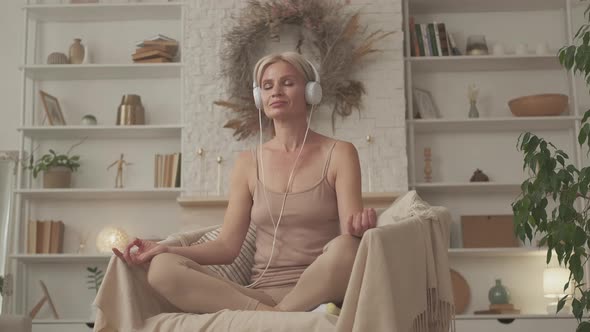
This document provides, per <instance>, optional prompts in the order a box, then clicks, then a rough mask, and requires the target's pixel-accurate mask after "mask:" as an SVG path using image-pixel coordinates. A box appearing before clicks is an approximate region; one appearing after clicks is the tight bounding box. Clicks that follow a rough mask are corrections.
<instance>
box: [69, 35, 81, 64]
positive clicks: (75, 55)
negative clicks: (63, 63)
mask: <svg viewBox="0 0 590 332" xmlns="http://www.w3.org/2000/svg"><path fill="white" fill-rule="evenodd" d="M81 42H82V39H80V38H76V39H74V42H73V43H72V45H71V46H70V63H73V64H81V63H82V61H84V46H83V45H82V43H81Z"/></svg>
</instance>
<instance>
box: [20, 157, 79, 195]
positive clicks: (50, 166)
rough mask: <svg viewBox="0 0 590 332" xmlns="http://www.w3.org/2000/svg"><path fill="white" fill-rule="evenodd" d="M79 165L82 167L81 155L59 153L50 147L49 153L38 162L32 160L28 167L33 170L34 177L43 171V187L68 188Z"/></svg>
mask: <svg viewBox="0 0 590 332" xmlns="http://www.w3.org/2000/svg"><path fill="white" fill-rule="evenodd" d="M78 167H80V156H76V155H75V156H70V155H69V153H68V154H57V153H56V152H55V151H54V150H52V149H49V153H47V154H45V155H43V156H42V157H41V158H40V159H38V160H37V161H36V162H31V164H30V165H29V166H28V167H27V169H30V170H32V171H33V177H34V178H37V175H38V174H39V172H43V188H68V187H70V183H71V178H72V172H73V171H76V170H77V169H78Z"/></svg>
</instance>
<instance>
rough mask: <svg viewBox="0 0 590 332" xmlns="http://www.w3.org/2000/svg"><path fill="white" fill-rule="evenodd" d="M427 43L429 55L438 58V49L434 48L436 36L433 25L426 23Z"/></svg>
mask: <svg viewBox="0 0 590 332" xmlns="http://www.w3.org/2000/svg"><path fill="white" fill-rule="evenodd" d="M427 28H428V42H429V43H430V55H432V56H438V48H437V46H436V35H435V33H434V24H433V23H428V24H427Z"/></svg>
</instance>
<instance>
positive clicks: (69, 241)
mask: <svg viewBox="0 0 590 332" xmlns="http://www.w3.org/2000/svg"><path fill="white" fill-rule="evenodd" d="M23 3H24V6H23V14H24V20H23V29H24V33H23V35H24V36H25V42H24V49H23V58H22V64H21V66H19V68H20V70H21V72H22V76H21V77H22V109H21V118H20V119H21V121H20V125H19V128H18V131H19V135H20V149H19V153H20V155H21V156H24V155H26V154H27V153H30V152H31V151H33V155H34V156H35V157H36V158H38V157H39V156H40V155H42V154H44V153H46V151H47V150H48V149H49V148H53V149H54V150H56V151H57V152H58V153H64V152H65V149H67V148H68V147H70V146H72V145H73V144H75V143H77V142H79V141H82V140H83V141H84V142H83V144H82V145H80V146H77V147H76V148H75V149H74V150H73V151H72V154H78V155H80V156H81V158H80V159H81V167H80V169H79V170H78V172H75V173H73V185H72V188H63V189H61V188H60V189H45V188H43V187H42V185H41V184H40V180H39V179H34V178H32V176H31V174H30V172H29V171H26V170H23V169H19V171H18V174H17V186H18V188H17V190H16V192H15V193H16V206H17V208H16V217H15V225H16V232H15V233H16V234H15V236H16V239H17V241H16V243H15V245H14V248H13V249H12V252H11V253H10V255H9V257H10V258H11V261H12V269H11V270H12V272H13V273H14V275H15V276H14V280H15V281H16V282H15V288H14V290H13V294H14V296H13V297H12V298H11V299H10V302H9V306H8V307H7V308H8V312H9V313H10V312H14V313H17V314H24V313H26V312H28V310H30V309H31V307H32V305H34V303H35V302H36V299H37V297H38V295H39V294H38V293H39V290H38V289H37V288H38V282H37V280H38V278H39V276H42V278H43V279H44V281H45V283H46V284H47V286H48V288H49V291H50V293H51V294H52V297H53V299H54V302H56V305H57V306H58V311H59V312H60V317H61V319H59V320H53V319H51V315H50V313H49V312H48V311H47V312H44V311H43V310H42V311H41V312H40V313H39V315H38V316H37V317H36V318H35V319H34V321H33V323H34V330H35V331H56V330H60V331H70V330H80V329H81V328H83V329H87V327H85V326H83V325H84V324H85V323H86V322H87V318H88V317H89V315H90V305H91V303H92V300H93V295H94V294H93V293H92V292H93V291H88V289H87V288H86V282H85V275H84V274H85V273H87V272H86V266H97V267H100V268H101V269H103V271H104V269H106V265H107V264H108V261H109V259H110V258H111V255H110V254H102V253H98V252H96V250H95V249H94V242H95V240H94V237H95V235H96V234H97V233H98V232H99V231H100V230H101V229H102V228H103V227H105V226H107V225H115V226H119V227H122V228H123V229H126V230H127V231H128V233H130V234H129V235H130V236H134V235H135V236H141V235H143V234H141V233H139V232H140V231H142V230H143V231H144V232H145V231H146V230H147V231H154V232H157V233H158V234H156V233H146V234H145V235H146V236H160V235H162V236H163V235H166V234H169V233H171V232H172V231H174V230H177V229H178V225H176V224H174V222H169V220H178V219H179V218H178V216H177V215H176V214H177V213H178V206H177V202H176V199H177V198H178V197H179V196H180V194H181V192H182V188H156V187H155V186H154V156H155V154H156V153H163V154H165V153H173V152H181V151H183V147H182V135H183V130H184V126H183V123H184V121H183V112H182V105H183V96H182V82H183V79H184V75H185V73H184V64H183V63H182V60H180V61H179V62H173V63H154V64H152V63H149V64H148V63H141V64H140V63H132V61H131V52H132V51H133V50H134V48H135V44H136V42H137V41H138V40H142V39H144V38H149V37H152V36H154V35H156V34H158V33H162V34H164V35H167V36H170V37H172V38H174V39H176V40H178V41H179V43H180V49H179V52H180V58H182V55H183V54H184V52H183V46H184V45H183V40H184V26H183V23H182V22H183V20H184V10H185V9H184V8H185V6H184V3H183V2H180V1H171V2H167V1H161V2H158V3H156V2H150V3H147V2H142V3H139V2H134V3H106V2H105V1H101V2H100V3H96V4H46V3H44V1H43V0H23ZM109 31H117V35H116V36H113V34H110V33H109ZM73 38H82V43H83V44H85V43H87V44H89V45H90V47H89V50H90V54H92V55H93V56H92V57H91V60H92V63H88V64H79V65H75V64H64V65H48V64H45V58H46V57H47V55H48V54H50V53H52V52H55V51H60V50H63V46H61V45H64V42H65V43H66V44H69V43H71V40H72V39H73ZM68 40H69V42H68ZM60 48H61V49H60ZM64 53H67V51H66V52H64ZM39 90H43V91H46V92H48V93H50V94H52V95H54V96H56V97H58V100H59V101H60V106H61V108H62V112H63V113H64V115H65V116H66V123H67V125H65V126H49V125H48V124H46V121H45V120H44V119H43V118H44V114H43V108H42V107H43V105H42V104H41V102H40V100H39V94H38V91H39ZM128 93H134V94H139V95H140V96H141V97H142V104H143V106H144V108H145V110H146V124H145V125H133V126H117V125H115V123H114V122H115V118H116V117H115V115H116V111H117V106H118V103H119V101H120V98H121V96H122V95H124V94H128ZM89 113H91V114H94V115H96V117H97V118H98V119H99V121H98V125H96V126H84V125H80V124H77V123H76V120H75V118H77V117H78V118H81V117H82V115H85V114H89ZM62 150H64V151H62ZM121 153H124V154H125V159H126V160H127V161H129V162H131V163H132V164H131V165H130V166H128V167H127V169H126V170H125V172H124V175H125V178H124V183H125V186H124V188H113V187H112V185H113V184H114V181H113V179H114V176H115V172H116V169H115V170H114V171H113V170H112V169H111V170H109V171H107V166H108V165H109V164H111V163H112V162H113V161H114V160H115V159H118V157H119V155H120V154H121ZM181 176H182V172H181ZM181 183H182V179H181ZM50 219H51V220H63V222H64V224H65V226H66V231H65V239H64V240H65V241H64V253H61V254H34V253H28V252H27V251H26V247H27V246H26V244H27V241H28V239H27V236H28V235H27V225H28V221H29V220H50ZM162 220H166V222H162ZM156 230H159V231H156ZM81 241H84V242H87V243H86V244H87V245H86V246H85V250H84V251H83V252H82V253H80V254H78V253H76V252H77V249H78V244H79V242H81ZM73 293H76V294H77V296H76V297H68V296H64V294H73Z"/></svg>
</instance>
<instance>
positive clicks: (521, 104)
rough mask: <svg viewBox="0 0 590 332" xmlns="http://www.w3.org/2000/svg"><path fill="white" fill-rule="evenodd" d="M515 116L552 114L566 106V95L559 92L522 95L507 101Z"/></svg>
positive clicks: (559, 112)
mask: <svg viewBox="0 0 590 332" xmlns="http://www.w3.org/2000/svg"><path fill="white" fill-rule="evenodd" d="M508 106H509V107H510V111H511V112H512V114H514V115H515V116H552V115H553V116H554V115H559V114H561V113H563V112H565V111H566V110H567V108H568V96H567V95H564V94H560V93H544V94H538V95H530V96H523V97H519V98H515V99H512V100H510V101H509V102H508Z"/></svg>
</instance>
